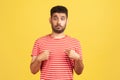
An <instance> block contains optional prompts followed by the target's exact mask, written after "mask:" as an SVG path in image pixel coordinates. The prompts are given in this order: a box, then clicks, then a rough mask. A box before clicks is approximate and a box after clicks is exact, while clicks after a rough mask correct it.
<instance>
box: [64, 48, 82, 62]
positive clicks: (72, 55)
mask: <svg viewBox="0 0 120 80" xmlns="http://www.w3.org/2000/svg"><path fill="white" fill-rule="evenodd" d="M65 53H66V54H67V55H68V57H69V58H71V59H74V60H78V59H80V55H79V54H78V53H76V52H75V51H74V50H65Z"/></svg>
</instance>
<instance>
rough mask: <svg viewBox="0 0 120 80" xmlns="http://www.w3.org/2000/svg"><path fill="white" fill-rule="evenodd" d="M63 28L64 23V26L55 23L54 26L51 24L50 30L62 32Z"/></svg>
mask: <svg viewBox="0 0 120 80" xmlns="http://www.w3.org/2000/svg"><path fill="white" fill-rule="evenodd" d="M65 28H66V25H65V26H61V25H60V24H57V25H56V26H53V25H52V30H53V32H55V33H62V32H64V30H65Z"/></svg>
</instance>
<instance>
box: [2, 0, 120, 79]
mask: <svg viewBox="0 0 120 80" xmlns="http://www.w3.org/2000/svg"><path fill="white" fill-rule="evenodd" d="M119 4H120V1H119V0H0V80H39V77H40V76H39V75H40V74H39V73H37V74H36V75H33V74H31V72H30V67H29V65H30V62H31V52H32V48H33V44H34V41H35V40H36V39H37V38H39V37H41V36H44V35H46V34H49V33H51V26H50V23H49V17H50V14H49V12H50V9H51V7H53V6H55V5H64V6H66V7H67V8H68V10H69V18H68V19H69V21H68V25H67V28H66V31H65V33H66V34H68V35H70V36H72V37H74V38H76V39H78V40H80V42H81V46H82V53H83V60H84V61H83V62H84V65H85V68H84V71H83V73H82V75H79V76H78V75H76V74H74V79H75V80H120V76H119V73H120V62H119V61H120V57H119V56H120V5H119Z"/></svg>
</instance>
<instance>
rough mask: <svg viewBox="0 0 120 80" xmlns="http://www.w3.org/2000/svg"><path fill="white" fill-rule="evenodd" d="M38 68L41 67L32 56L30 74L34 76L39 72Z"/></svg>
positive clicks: (39, 62)
mask: <svg viewBox="0 0 120 80" xmlns="http://www.w3.org/2000/svg"><path fill="white" fill-rule="evenodd" d="M40 66H41V61H39V60H38V59H37V56H33V57H32V61H31V64H30V70H31V72H32V73H33V74H36V73H37V72H38V71H39V69H40Z"/></svg>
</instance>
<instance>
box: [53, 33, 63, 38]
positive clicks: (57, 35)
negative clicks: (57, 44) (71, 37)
mask: <svg viewBox="0 0 120 80" xmlns="http://www.w3.org/2000/svg"><path fill="white" fill-rule="evenodd" d="M51 37H53V38H55V39H60V38H63V37H65V34H64V33H54V32H52V33H51Z"/></svg>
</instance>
